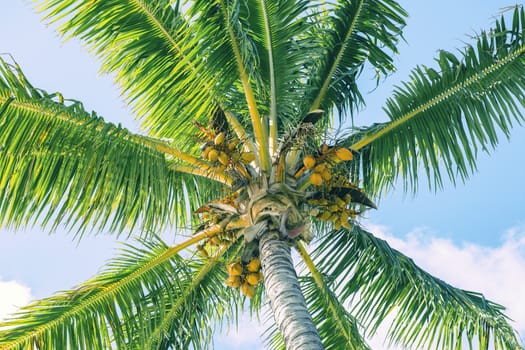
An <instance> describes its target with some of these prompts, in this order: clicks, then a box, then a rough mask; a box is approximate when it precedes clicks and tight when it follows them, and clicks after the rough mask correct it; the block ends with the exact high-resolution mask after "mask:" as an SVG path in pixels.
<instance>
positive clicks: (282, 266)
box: [259, 231, 323, 350]
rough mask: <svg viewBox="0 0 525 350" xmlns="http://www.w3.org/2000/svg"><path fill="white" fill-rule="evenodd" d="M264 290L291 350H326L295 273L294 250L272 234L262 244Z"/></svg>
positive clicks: (262, 238)
mask: <svg viewBox="0 0 525 350" xmlns="http://www.w3.org/2000/svg"><path fill="white" fill-rule="evenodd" d="M259 249H260V258H261V265H262V270H263V274H264V286H265V289H266V294H267V295H268V298H269V299H270V306H271V308H272V311H273V315H274V318H275V322H276V323H277V325H278V327H279V330H280V331H281V335H282V336H283V339H284V343H285V344H286V349H287V350H320V349H323V345H322V343H321V338H320V337H319V333H318V332H317V329H316V328H315V326H314V324H313V321H312V316H311V315H310V313H309V312H308V309H307V307H306V302H305V300H304V296H303V294H302V292H301V288H300V286H299V280H298V279H297V274H296V272H295V269H294V266H293V262H292V255H291V252H290V247H288V244H287V243H286V242H284V241H282V240H280V239H279V234H278V233H277V232H275V231H269V232H267V233H265V234H263V235H262V237H261V239H260V242H259Z"/></svg>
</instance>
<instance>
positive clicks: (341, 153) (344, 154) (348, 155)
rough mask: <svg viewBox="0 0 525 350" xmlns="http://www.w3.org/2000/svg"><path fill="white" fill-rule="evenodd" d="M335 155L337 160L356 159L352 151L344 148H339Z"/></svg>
mask: <svg viewBox="0 0 525 350" xmlns="http://www.w3.org/2000/svg"><path fill="white" fill-rule="evenodd" d="M335 155H336V157H337V159H339V160H341V161H345V160H352V159H353V158H354V156H353V154H352V151H350V150H349V149H348V148H344V147H341V148H338V149H337V150H336V151H335Z"/></svg>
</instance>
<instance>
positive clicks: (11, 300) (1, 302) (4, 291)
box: [0, 280, 32, 320]
mask: <svg viewBox="0 0 525 350" xmlns="http://www.w3.org/2000/svg"><path fill="white" fill-rule="evenodd" d="M31 299H32V297H31V289H30V288H29V287H26V286H24V285H23V284H20V283H18V282H16V281H2V280H0V320H3V319H5V318H7V317H8V316H9V315H10V314H12V313H14V312H15V311H16V310H17V309H18V308H19V307H22V306H24V305H27V304H28V303H29V301H31Z"/></svg>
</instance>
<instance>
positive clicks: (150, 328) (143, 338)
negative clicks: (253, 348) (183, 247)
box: [121, 245, 242, 350]
mask: <svg viewBox="0 0 525 350" xmlns="http://www.w3.org/2000/svg"><path fill="white" fill-rule="evenodd" d="M238 254H239V249H238V245H234V246H231V247H223V248H221V250H220V251H217V252H216V253H215V255H214V256H213V257H211V258H210V259H208V260H192V261H189V260H186V264H187V265H186V266H187V268H188V269H190V270H191V271H192V274H191V276H188V278H186V279H185V280H184V281H178V284H179V285H178V288H179V289H180V291H179V292H178V295H177V298H176V299H173V298H172V297H171V296H170V295H169V293H165V292H164V291H161V292H160V293H150V294H149V295H148V296H147V297H146V299H148V304H147V305H148V307H147V308H146V309H142V310H140V313H139V312H138V313H136V314H135V317H134V318H132V319H128V320H124V321H123V322H122V324H121V327H122V329H123V330H124V332H123V334H125V337H123V339H124V340H125V341H126V346H125V347H124V348H130V349H137V350H138V349H170V348H173V349H187V348H194V349H208V348H212V347H213V346H212V344H213V338H212V335H213V334H214V333H215V329H216V328H217V323H219V322H223V323H224V324H225V325H227V324H228V323H229V322H230V321H232V320H235V319H236V317H237V316H238V314H239V310H238V308H239V307H240V305H242V302H240V301H239V300H237V299H238V298H239V297H240V294H239V293H238V292H237V291H234V290H232V289H231V288H227V287H226V286H225V284H224V281H225V279H226V272H225V271H226V267H225V262H227V261H232V260H234V259H235V258H237V257H238Z"/></svg>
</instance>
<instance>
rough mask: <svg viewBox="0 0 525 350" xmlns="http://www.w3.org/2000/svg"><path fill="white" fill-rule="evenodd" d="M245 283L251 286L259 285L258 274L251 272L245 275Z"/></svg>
mask: <svg viewBox="0 0 525 350" xmlns="http://www.w3.org/2000/svg"><path fill="white" fill-rule="evenodd" d="M245 281H246V282H248V283H249V284H251V285H252V286H256V285H257V283H259V274H258V273H256V272H251V273H249V274H247V275H246V277H245Z"/></svg>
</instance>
